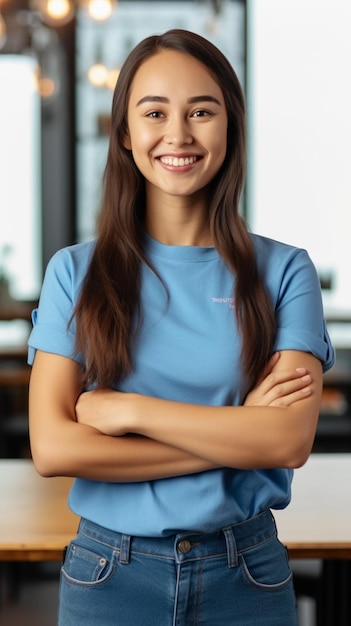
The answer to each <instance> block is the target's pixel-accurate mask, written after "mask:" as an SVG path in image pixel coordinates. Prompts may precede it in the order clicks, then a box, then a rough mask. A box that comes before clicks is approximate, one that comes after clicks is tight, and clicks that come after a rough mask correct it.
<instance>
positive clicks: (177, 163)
mask: <svg viewBox="0 0 351 626" xmlns="http://www.w3.org/2000/svg"><path fill="white" fill-rule="evenodd" d="M199 158H200V157H197V156H189V157H171V156H164V157H160V161H161V163H164V164H165V165H172V167H184V165H192V164H193V163H196V161H198V160H199Z"/></svg>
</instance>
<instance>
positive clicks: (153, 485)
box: [29, 235, 334, 536]
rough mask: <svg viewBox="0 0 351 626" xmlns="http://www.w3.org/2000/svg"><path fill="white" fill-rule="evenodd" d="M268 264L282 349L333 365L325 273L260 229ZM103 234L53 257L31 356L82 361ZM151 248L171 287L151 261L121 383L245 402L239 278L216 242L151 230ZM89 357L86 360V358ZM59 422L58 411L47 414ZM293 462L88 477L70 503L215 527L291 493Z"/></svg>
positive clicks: (174, 525)
mask: <svg viewBox="0 0 351 626" xmlns="http://www.w3.org/2000/svg"><path fill="white" fill-rule="evenodd" d="M252 238H253V242H254V246H255V250H256V255H257V262H258V267H259V271H260V273H261V275H262V277H263V279H264V282H265V284H266V286H267V288H268V290H269V293H270V295H271V298H272V301H273V303H274V307H275V311H276V317H277V322H278V332H277V339H276V344H275V349H276V350H302V351H306V352H311V353H312V354H314V355H315V356H316V357H317V358H318V359H320V360H321V362H322V363H323V369H324V371H326V370H327V369H329V368H330V367H331V366H332V365H333V363H334V351H333V348H332V346H331V343H330V340H329V337H328V333H327V331H326V328H325V323H324V318H323V307H322V301H321V293H320V286H319V280H318V276H317V273H316V270H315V268H314V266H313V264H312V262H311V260H310V259H309V256H308V254H307V253H306V252H305V251H304V250H300V249H297V248H294V247H292V246H288V245H285V244H282V243H279V242H276V241H273V240H271V239H267V238H264V237H260V236H257V235H252ZM93 247H94V242H89V243H83V244H78V245H75V246H71V247H69V248H65V249H63V250H61V251H59V252H58V253H56V254H55V255H54V257H53V258H52V259H51V261H50V263H49V265H48V268H47V271H46V275H45V279H44V284H43V288H42V293H41V297H40V303H39V307H38V309H37V310H36V311H34V313H33V323H34V327H33V330H32V333H31V335H30V338H29V362H30V363H32V362H33V359H34V354H35V350H36V349H39V350H43V351H46V352H52V353H55V354H59V355H63V356H66V357H70V358H73V356H72V355H73V347H74V324H72V325H71V327H70V328H69V329H67V322H68V320H69V319H70V318H71V315H72V312H73V309H74V306H75V304H76V302H77V297H78V294H79V292H80V289H81V284H82V281H83V279H84V276H85V274H86V271H87V267H88V264H89V261H90V258H91V254H92V251H93ZM145 251H146V254H147V256H148V258H149V259H150V260H151V262H152V264H153V266H154V267H155V269H156V270H157V271H158V273H159V274H160V276H161V278H162V279H163V280H164V283H165V284H166V285H167V289H168V295H167V294H166V292H165V289H164V287H163V285H162V284H161V282H160V281H159V279H158V278H157V277H156V276H155V275H154V273H153V272H152V271H151V270H150V269H149V268H148V267H146V266H143V267H142V283H141V284H142V287H141V306H142V327H141V331H140V334H139V335H138V339H137V342H136V345H135V347H134V350H133V364H134V369H133V372H132V373H131V374H130V375H128V376H127V377H126V378H125V379H124V380H123V381H122V382H120V383H117V384H116V388H118V389H119V390H121V391H124V392H134V393H139V394H145V395H150V396H154V397H160V398H166V399H170V400H177V401H180V402H182V401H183V402H190V403H196V404H203V405H212V406H223V405H240V404H241V403H242V400H243V398H244V397H245V395H246V393H247V391H248V383H247V380H245V378H244V376H243V373H242V368H241V365H240V351H241V340H240V337H239V334H238V331H237V327H236V323H235V318H234V310H233V307H234V302H233V284H234V278H233V275H232V274H231V273H230V272H229V271H228V269H227V267H226V265H225V264H224V262H223V261H222V259H221V258H220V256H219V255H218V252H217V250H216V249H215V248H201V247H191V246H190V247H189V246H167V245H164V244H161V243H159V242H157V241H155V240H153V239H151V238H150V237H146V242H145ZM77 358H78V359H79V357H77ZM48 419H49V418H48ZM165 419H167V416H165ZM292 476H293V472H292V471H291V470H287V469H270V470H267V469H264V470H236V469H231V468H223V469H216V470H210V471H205V472H201V473H198V474H194V475H187V476H179V477H174V478H165V479H160V480H153V481H145V482H135V483H119V482H116V483H110V482H106V483H105V482H98V481H90V480H85V479H81V478H78V479H76V480H75V481H74V484H73V487H72V489H71V492H70V495H69V504H70V507H71V508H72V510H73V511H74V512H75V513H76V514H78V515H80V516H83V517H86V518H88V519H89V520H91V521H93V522H96V523H98V524H101V525H102V526H105V527H106V528H110V529H112V530H116V531H119V532H122V533H127V534H131V535H144V536H165V535H169V534H173V533H177V532H181V531H201V532H211V531H214V530H217V529H219V528H223V527H225V526H228V525H230V524H234V523H236V522H240V521H242V520H244V519H247V518H249V517H251V516H253V515H256V514H257V513H259V512H260V511H262V510H264V509H267V508H273V509H274V508H284V507H285V506H287V504H288V503H289V501H290V495H291V489H290V488H291V481H292Z"/></svg>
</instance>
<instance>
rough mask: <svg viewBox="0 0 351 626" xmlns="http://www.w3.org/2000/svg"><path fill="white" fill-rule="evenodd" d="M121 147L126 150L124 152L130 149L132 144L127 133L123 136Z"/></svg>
mask: <svg viewBox="0 0 351 626" xmlns="http://www.w3.org/2000/svg"><path fill="white" fill-rule="evenodd" d="M123 145H124V147H125V148H126V150H131V149H132V142H131V141H130V137H129V133H127V134H126V135H125V136H124V139H123Z"/></svg>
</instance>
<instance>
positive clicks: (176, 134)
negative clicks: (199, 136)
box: [164, 116, 193, 146]
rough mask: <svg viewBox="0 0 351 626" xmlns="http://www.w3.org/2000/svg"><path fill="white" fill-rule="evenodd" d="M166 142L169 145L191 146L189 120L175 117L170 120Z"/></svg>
mask: <svg viewBox="0 0 351 626" xmlns="http://www.w3.org/2000/svg"><path fill="white" fill-rule="evenodd" d="M164 140H165V142H166V143H167V144H168V145H174V146H183V145H184V144H191V143H192V142H193V137H192V135H191V132H190V129H189V126H188V123H187V120H186V119H184V118H183V117H181V116H173V117H172V118H170V119H169V121H168V124H167V127H166V129H165V134H164Z"/></svg>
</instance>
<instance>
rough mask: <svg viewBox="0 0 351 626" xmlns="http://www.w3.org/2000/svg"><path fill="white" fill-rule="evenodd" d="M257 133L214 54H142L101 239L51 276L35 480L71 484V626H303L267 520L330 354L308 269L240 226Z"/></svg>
mask: <svg viewBox="0 0 351 626" xmlns="http://www.w3.org/2000/svg"><path fill="white" fill-rule="evenodd" d="M245 126H246V124H245V102H244V97H243V93H242V90H241V87H240V83H239V80H238V78H237V75H236V73H235V72H234V70H233V68H232V67H231V65H230V63H229V62H228V60H227V59H226V58H225V57H224V55H223V54H222V53H221V52H220V50H219V49H218V48H216V47H215V46H213V45H212V44H211V43H210V42H209V41H207V40H205V39H203V38H202V37H200V36H199V35H196V34H194V33H191V32H189V31H184V30H171V31H168V32H166V33H165V34H163V35H158V36H156V35H154V36H151V37H148V38H146V39H144V40H142V41H141V42H140V43H139V44H138V45H137V46H136V48H135V49H134V50H133V51H132V52H131V53H130V55H129V56H128V58H127V59H126V61H125V63H124V65H123V67H122V69H121V72H120V75H119V78H118V81H117V84H116V88H115V92H114V98H113V105H112V124H111V133H110V144H109V152H108V157H107V163H106V169H105V177H104V194H103V201H102V210H101V215H100V220H99V229H98V235H97V238H96V240H94V241H91V242H88V243H84V244H78V245H76V246H72V247H69V248H66V249H64V250H61V251H60V252H59V253H57V254H56V255H55V256H54V257H53V259H52V260H51V262H50V264H49V266H48V269H47V272H46V276H45V280H44V284H43V288H42V294H41V298H40V304H39V308H38V309H37V310H36V311H35V313H34V328H33V331H32V333H31V337H30V339H29V345H30V355H29V361H30V363H33V369H32V376H31V383H30V436H31V444H32V454H33V459H34V462H35V464H36V467H37V468H38V471H39V472H40V473H41V474H43V475H45V476H52V475H57V474H63V475H70V476H75V477H76V480H75V482H74V485H73V488H72V490H71V493H70V506H71V508H72V509H73V511H75V512H76V513H77V514H78V515H80V517H81V518H82V519H81V524H80V528H79V532H78V535H77V537H76V539H75V540H74V541H73V542H72V543H71V544H70V546H69V547H68V550H67V553H66V556H65V559H64V565H63V569H62V576H61V586H60V610H59V622H58V623H59V624H60V625H62V626H83V625H84V626H96V625H97V624H100V623H103V624H104V626H110V625H111V626H112V624H115V623H116V615H117V614H118V623H119V624H120V626H130V625H131V624H143V626H155V624H162V625H166V624H177V626H190V625H191V626H195V624H198V623H200V622H201V623H203V624H216V626H234V625H237V626H246V625H248V624H253V623H255V622H256V621H257V623H259V626H273V624H274V626H296V624H297V617H296V602H295V598H294V591H293V586H292V574H291V571H290V568H289V563H288V560H287V555H286V551H285V548H284V547H283V546H282V545H281V544H280V542H279V540H278V537H277V533H276V528H275V523H274V519H273V516H272V513H271V509H274V508H284V507H285V506H287V505H288V503H289V501H290V495H291V491H290V487H291V480H292V470H293V468H295V467H299V466H300V465H302V464H303V463H305V461H306V459H307V458H308V455H309V453H310V450H311V447H312V443H313V440H314V435H315V430H316V423H317V418H318V409H319V403H320V397H321V388H322V370H323V369H324V370H327V369H328V368H329V367H331V365H332V364H333V350H332V347H331V345H330V341H329V337H328V334H327V332H326V330H325V326H324V320H323V310H322V306H321V296H320V287H319V283H318V278H317V275H316V272H315V269H314V267H313V265H312V263H311V261H310V259H309V258H308V255H307V253H306V252H305V251H303V250H298V249H296V248H293V247H289V246H286V245H284V244H281V243H278V242H276V241H272V240H270V239H267V238H264V237H260V236H259V235H253V234H251V233H249V232H248V230H247V228H246V225H245V223H244V221H243V219H242V217H241V216H240V213H239V201H240V195H241V191H242V187H243V184H244V172H245V161H246V151H245ZM262 592H264V593H262ZM258 603H259V606H260V613H259V617H257V605H258Z"/></svg>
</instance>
